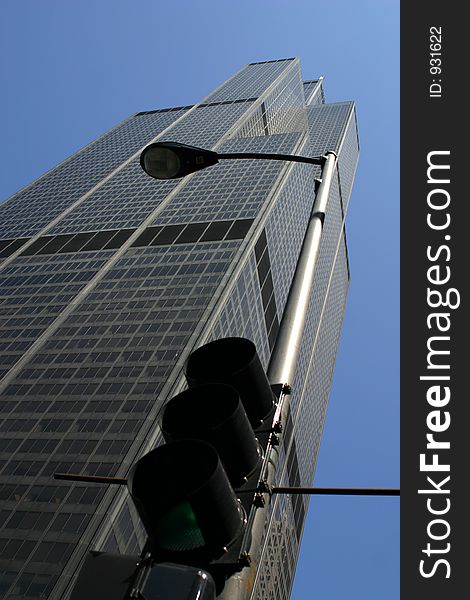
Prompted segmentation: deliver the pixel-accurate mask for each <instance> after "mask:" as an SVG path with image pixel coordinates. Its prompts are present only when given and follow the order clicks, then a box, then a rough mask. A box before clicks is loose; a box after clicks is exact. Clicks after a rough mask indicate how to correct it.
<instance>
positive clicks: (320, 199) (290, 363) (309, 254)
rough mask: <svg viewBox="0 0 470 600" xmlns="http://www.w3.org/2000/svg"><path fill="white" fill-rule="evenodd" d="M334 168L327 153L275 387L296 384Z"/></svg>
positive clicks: (279, 349)
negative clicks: (295, 378)
mask: <svg viewBox="0 0 470 600" xmlns="http://www.w3.org/2000/svg"><path fill="white" fill-rule="evenodd" d="M335 164H336V154H335V153H334V152H332V151H329V152H327V153H326V155H325V162H324V166H323V170H322V174H321V183H320V185H319V187H318V190H317V194H316V198H315V203H314V205H313V209H312V213H311V215H310V221H309V223H308V226H307V231H306V232H305V237H304V241H303V244H302V248H301V250H300V255H299V260H298V261H297V267H296V269H295V273H294V277H293V279H292V283H291V287H290V290H289V295H288V297H287V302H286V306H285V308H284V313H283V315H282V320H281V324H280V326H279V332H278V334H277V338H276V343H275V345H274V349H273V352H272V354H271V360H270V362H269V367H268V379H269V381H270V382H271V383H272V384H276V383H282V384H288V385H292V383H293V381H294V373H295V369H296V366H297V360H298V358H299V352H300V344H301V342H302V333H303V330H304V326H305V321H306V318H307V310H308V305H309V302H310V295H311V292H312V285H313V276H314V273H315V265H316V263H317V258H318V252H319V249H320V240H321V235H322V231H323V221H324V218H325V210H326V204H327V201H328V194H329V192H330V188H331V181H332V179H333V173H334V169H335Z"/></svg>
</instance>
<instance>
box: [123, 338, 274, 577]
mask: <svg viewBox="0 0 470 600" xmlns="http://www.w3.org/2000/svg"><path fill="white" fill-rule="evenodd" d="M186 378H187V380H188V384H189V386H190V387H189V389H187V390H186V391H184V392H182V393H181V394H178V395H177V396H175V397H174V398H172V399H171V400H170V401H169V402H168V403H167V405H166V406H165V409H164V411H163V416H162V418H161V428H162V432H163V435H164V438H165V441H166V442H167V443H166V444H164V445H162V446H159V447H158V448H156V449H154V450H152V451H150V452H149V453H147V454H146V455H144V456H143V457H142V458H141V459H140V460H139V461H137V463H136V464H135V465H134V467H133V469H132V471H131V473H130V476H129V478H128V487H129V491H130V493H131V496H132V498H133V500H134V503H135V506H136V508H137V510H138V513H139V515H140V517H141V519H142V522H143V524H144V526H145V529H146V531H147V533H148V536H149V543H148V546H147V549H148V550H149V551H150V552H151V554H152V556H153V557H154V559H155V560H157V561H170V562H173V563H178V564H186V565H194V566H197V567H200V568H204V569H207V570H208V572H210V573H211V574H212V575H213V576H214V578H215V579H216V583H217V584H218V587H219V588H220V587H221V585H222V584H223V580H224V578H225V577H227V576H229V575H230V574H231V573H233V572H235V571H237V570H240V568H242V566H243V561H241V556H242V554H243V549H244V548H245V549H247V548H248V547H249V541H250V532H249V531H247V527H246V523H247V515H248V514H249V512H250V510H251V508H252V506H253V501H254V497H255V492H256V488H257V486H258V476H259V473H260V471H261V467H262V463H263V456H264V450H263V448H265V447H266V444H267V441H268V437H269V431H270V430H266V425H264V423H265V421H268V420H269V418H271V417H272V416H273V413H274V410H275V400H276V398H275V395H274V393H273V390H272V389H271V386H270V384H269V381H268V379H267V377H266V374H265V372H264V370H263V368H262V366H261V362H260V360H259V357H258V354H257V352H256V348H255V345H254V344H253V343H252V342H251V341H250V340H246V339H243V338H224V339H221V340H217V341H214V342H210V343H209V344H206V345H205V346H202V347H201V348H198V349H197V350H195V351H194V352H193V353H192V354H191V355H190V357H189V359H188V361H187V363H186ZM263 427H264V429H262V428H263Z"/></svg>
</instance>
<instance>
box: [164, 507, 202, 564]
mask: <svg viewBox="0 0 470 600" xmlns="http://www.w3.org/2000/svg"><path fill="white" fill-rule="evenodd" d="M155 539H156V540H157V542H158V545H159V547H160V548H161V549H162V550H168V551H171V552H184V551H187V550H196V549H198V548H202V547H204V545H205V541H204V537H203V535H202V531H201V530H200V528H199V526H198V523H197V520H196V515H195V514H194V512H193V510H192V508H191V504H190V503H189V502H180V503H179V504H176V505H175V506H173V507H172V508H170V510H168V511H167V512H166V513H165V514H163V515H162V516H161V518H160V519H159V520H158V522H157V523H156V524H155Z"/></svg>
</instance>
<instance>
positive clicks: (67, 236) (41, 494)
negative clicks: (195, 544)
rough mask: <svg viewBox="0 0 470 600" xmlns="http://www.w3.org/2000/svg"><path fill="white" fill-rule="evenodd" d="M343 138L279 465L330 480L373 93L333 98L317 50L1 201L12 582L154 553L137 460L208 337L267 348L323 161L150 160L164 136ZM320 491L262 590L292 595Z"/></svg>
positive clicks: (157, 438) (329, 141)
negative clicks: (335, 376) (360, 171)
mask: <svg viewBox="0 0 470 600" xmlns="http://www.w3.org/2000/svg"><path fill="white" fill-rule="evenodd" d="M157 140H172V141H178V142H183V143H187V144H194V145H197V146H202V147H205V148H210V149H214V150H216V151H221V152H222V151H225V152H272V153H285V154H299V155H304V156H318V155H321V154H322V153H324V152H326V151H328V150H334V151H335V152H336V153H337V154H338V161H337V163H336V170H335V175H334V179H333V184H332V188H331V192H330V196H329V200H328V206H327V210H326V217H325V222H324V230H323V236H322V242H321V247H320V254H319V258H318V262H317V267H316V272H315V279H314V287H313V294H312V298H311V300H310V307H309V313H308V319H307V324H306V327H305V331H304V335H303V340H302V349H301V355H300V361H299V365H298V368H297V371H296V376H295V380H294V382H293V386H292V389H293V393H292V397H291V404H290V415H289V418H288V422H287V424H286V428H285V434H284V436H283V448H281V463H280V466H279V469H278V473H279V482H282V483H283V484H286V485H299V484H304V485H308V484H309V483H310V482H311V479H312V475H313V472H314V468H315V462H316V457H317V452H318V447H319V442H320V438H321V433H322V427H323V421H324V417H325V411H326V405H327V401H328V395H329V390H330V384H331V378H332V373H333V368H334V360H335V354H336V349H337V345H338V340H339V335H340V329H341V323H342V317H343V313H344V307H345V301H346V295H347V289H348V284H349V267H348V259H347V248H346V240H345V233H344V216H345V213H346V209H347V204H348V200H349V196H350V192H351V187H352V183H353V179H354V174H355V169H356V164H357V159H358V139H357V128H356V119H355V110H354V104H353V103H352V102H341V103H334V104H326V103H325V101H324V95H323V88H322V80H321V79H319V80H315V81H303V80H302V76H301V72H300V64H299V61H298V59H286V60H275V61H268V62H263V63H254V64H250V65H247V66H246V67H245V68H243V69H242V70H241V71H239V72H238V73H236V74H235V75H234V76H233V77H231V78H230V79H228V80H227V81H226V82H225V83H223V84H222V85H221V86H219V87H218V88H217V89H216V90H215V91H213V92H212V93H211V94H209V95H208V96H207V97H206V98H204V99H203V100H202V101H201V102H199V103H198V104H196V105H194V106H183V107H176V108H170V109H158V110H154V111H149V112H144V113H137V114H135V115H133V116H132V117H130V118H129V119H127V120H126V121H124V122H123V123H122V124H120V125H119V126H117V127H116V128H115V129H113V130H112V131H110V132H109V133H107V134H105V135H103V136H102V137H100V138H99V139H98V140H96V141H95V142H93V143H91V144H90V145H88V146H86V147H85V148H84V149H82V150H81V151H79V152H77V153H76V154H75V155H74V156H72V157H71V158H69V159H68V160H66V161H64V162H63V163H61V164H60V165H59V166H57V167H56V168H54V169H52V170H51V171H50V172H48V173H47V174H45V175H44V176H43V177H41V178H39V179H38V180H37V181H35V182H33V183H32V184H31V185H30V186H28V187H26V188H25V189H23V190H21V191H20V192H18V193H17V194H15V195H14V196H12V197H11V198H10V199H8V200H7V201H6V202H4V203H3V204H2V205H0V240H1V241H0V261H1V262H0V298H1V304H0V327H1V331H2V342H1V346H0V348H1V350H2V357H1V365H0V369H1V371H0V377H1V380H0V393H1V395H2V402H1V404H0V411H1V421H0V435H1V439H0V453H1V456H0V461H1V462H0V485H1V491H0V494H1V510H2V519H0V528H1V529H0V593H1V594H3V595H4V596H5V597H6V598H9V599H13V598H24V599H27V598H51V599H56V598H61V597H63V596H64V594H66V593H67V592H68V591H69V590H70V587H71V585H72V583H73V581H74V577H75V576H76V574H77V572H78V569H79V565H80V562H81V560H82V559H83V556H84V555H85V553H86V552H87V551H88V550H89V549H101V550H107V551H118V552H122V553H127V554H132V553H134V554H137V553H139V550H140V549H141V548H142V546H143V543H144V541H145V533H144V531H143V529H142V526H141V523H140V521H139V518H138V516H137V513H136V511H135V509H134V507H133V504H132V501H131V500H130V498H129V494H128V492H127V490H126V489H123V488H116V487H113V486H110V487H109V488H104V487H103V486H99V485H96V484H86V483H75V484H70V483H68V482H60V481H55V480H54V479H53V478H52V476H53V473H54V472H57V471H65V472H74V473H82V474H99V475H117V476H125V475H126V474H127V472H128V470H129V468H130V466H131V465H132V464H133V463H134V462H135V460H136V458H138V457H139V456H140V455H142V454H143V453H144V452H146V451H148V450H149V449H150V448H152V447H154V446H155V445H157V444H159V443H161V441H162V440H161V434H160V429H159V427H158V425H157V418H158V416H159V413H160V412H161V408H162V406H163V404H164V403H165V401H166V400H167V399H168V398H170V397H171V396H173V395H174V394H175V393H177V392H179V391H180V390H182V389H183V388H184V386H185V382H184V378H183V374H182V373H183V365H184V363H185V360H186V358H187V356H188V354H189V352H190V351H191V350H192V349H194V348H196V347H198V346H200V345H201V344H203V343H205V342H207V341H209V340H211V339H216V338H220V337H224V336H242V337H247V338H249V339H251V340H253V341H254V342H255V344H256V346H257V349H258V353H259V354H260V357H261V359H262V361H263V363H264V364H265V365H266V364H267V363H268V360H269V357H270V354H271V351H272V348H273V346H274V343H275V339H276V333H277V330H278V327H279V321H280V319H281V317H282V313H283V309H284V306H285V303H286V298H287V295H288V292H289V286H290V282H291V280H292V277H293V273H294V270H295V266H296V261H297V257H298V254H299V250H300V247H301V244H302V239H303V235H304V232H305V228H306V224H307V222H308V218H309V214H310V211H311V208H312V204H313V199H314V195H315V194H314V190H315V179H316V178H317V177H319V175H320V167H315V166H312V165H307V164H296V163H290V162H281V161H269V160H231V161H224V162H221V164H219V165H217V166H215V167H212V168H210V169H207V170H205V171H201V172H199V173H195V174H194V175H191V176H188V177H186V178H184V179H182V180H170V181H158V182H157V181H155V180H152V179H150V178H148V177H147V176H146V175H145V173H144V172H143V171H142V169H141V167H140V165H139V155H140V152H141V150H142V148H143V147H144V146H145V145H147V144H148V143H149V142H152V141H157ZM307 506H308V497H305V498H304V497H302V496H297V497H288V496H275V497H274V498H273V501H272V505H271V513H270V519H269V522H268V523H267V526H266V535H265V539H264V542H263V560H262V566H261V568H260V569H259V570H258V573H257V576H256V578H255V582H254V593H253V598H260V599H261V598H276V600H279V599H282V598H288V597H289V592H290V588H291V584H292V580H293V574H294V570H295V563H296V558H297V555H298V551H299V544H300V539H301V535H302V528H303V523H304V518H305V513H306V509H307Z"/></svg>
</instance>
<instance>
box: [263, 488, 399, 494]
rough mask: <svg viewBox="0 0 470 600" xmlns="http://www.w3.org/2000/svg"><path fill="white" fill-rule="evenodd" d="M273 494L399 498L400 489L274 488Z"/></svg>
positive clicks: (272, 489)
mask: <svg viewBox="0 0 470 600" xmlns="http://www.w3.org/2000/svg"><path fill="white" fill-rule="evenodd" d="M271 493H273V494H310V495H315V494H316V495H318V496H328V495H331V496H399V495H400V488H313V487H273V488H271Z"/></svg>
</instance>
